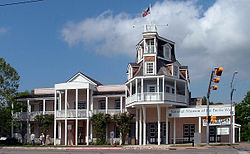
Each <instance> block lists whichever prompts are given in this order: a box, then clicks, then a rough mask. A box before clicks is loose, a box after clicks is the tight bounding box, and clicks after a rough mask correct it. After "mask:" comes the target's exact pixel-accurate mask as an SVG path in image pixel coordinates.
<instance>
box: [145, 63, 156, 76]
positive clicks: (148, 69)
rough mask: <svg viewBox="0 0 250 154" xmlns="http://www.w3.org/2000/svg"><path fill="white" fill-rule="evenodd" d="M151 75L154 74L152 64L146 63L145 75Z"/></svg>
mask: <svg viewBox="0 0 250 154" xmlns="http://www.w3.org/2000/svg"><path fill="white" fill-rule="evenodd" d="M153 73H154V63H153V62H146V74H153Z"/></svg>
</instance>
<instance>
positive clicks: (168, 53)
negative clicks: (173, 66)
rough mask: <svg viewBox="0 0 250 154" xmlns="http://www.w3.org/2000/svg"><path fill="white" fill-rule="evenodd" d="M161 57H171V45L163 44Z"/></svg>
mask: <svg viewBox="0 0 250 154" xmlns="http://www.w3.org/2000/svg"><path fill="white" fill-rule="evenodd" d="M163 57H164V58H166V59H169V60H170V59H171V47H170V46H169V45H168V44H165V45H164V46H163Z"/></svg>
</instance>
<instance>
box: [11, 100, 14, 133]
mask: <svg viewBox="0 0 250 154" xmlns="http://www.w3.org/2000/svg"><path fill="white" fill-rule="evenodd" d="M13 114H14V104H13V102H12V103H11V117H13ZM11 137H14V124H13V119H12V120H11Z"/></svg>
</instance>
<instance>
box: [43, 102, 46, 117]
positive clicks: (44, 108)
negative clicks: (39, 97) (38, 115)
mask: <svg viewBox="0 0 250 154" xmlns="http://www.w3.org/2000/svg"><path fill="white" fill-rule="evenodd" d="M45 110H46V102H45V99H43V115H45Z"/></svg>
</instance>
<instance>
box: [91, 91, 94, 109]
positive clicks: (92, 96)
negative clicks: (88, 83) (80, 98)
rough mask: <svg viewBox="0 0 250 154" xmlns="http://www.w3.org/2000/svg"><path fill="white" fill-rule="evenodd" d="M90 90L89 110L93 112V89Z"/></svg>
mask: <svg viewBox="0 0 250 154" xmlns="http://www.w3.org/2000/svg"><path fill="white" fill-rule="evenodd" d="M90 92H91V94H90V110H91V111H92V113H93V111H94V101H93V90H92V89H91V90H90Z"/></svg>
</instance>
